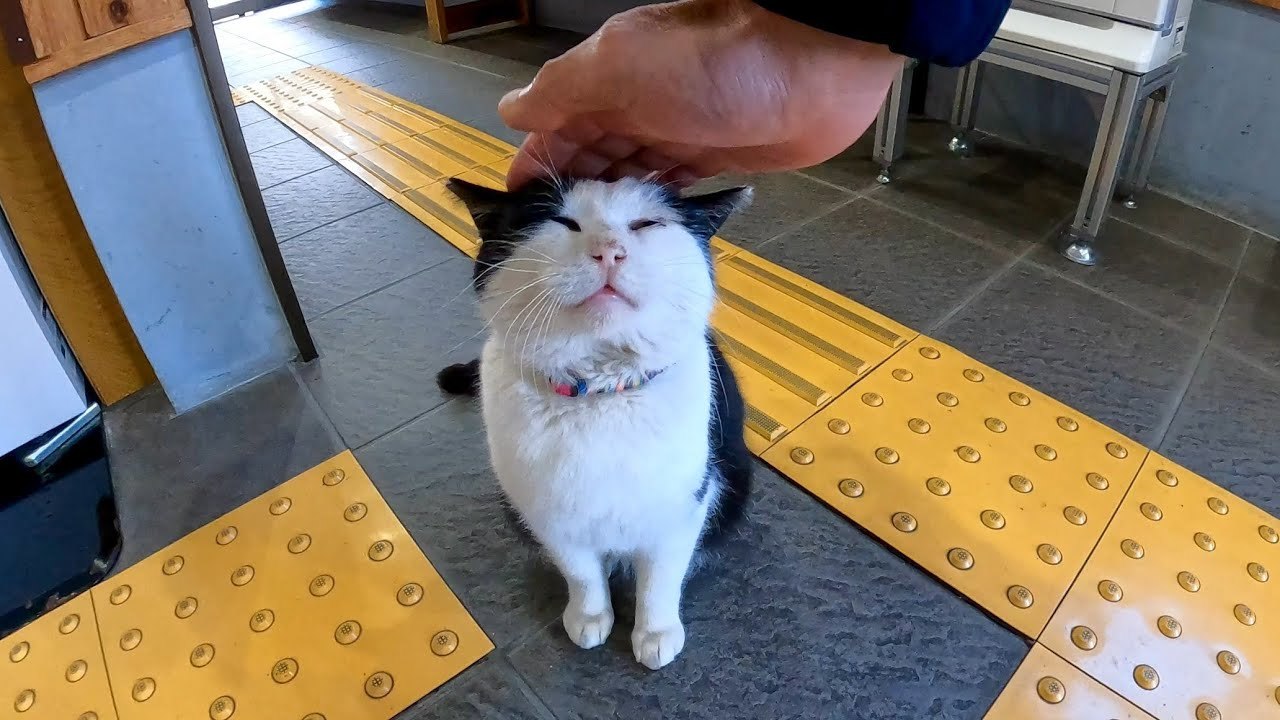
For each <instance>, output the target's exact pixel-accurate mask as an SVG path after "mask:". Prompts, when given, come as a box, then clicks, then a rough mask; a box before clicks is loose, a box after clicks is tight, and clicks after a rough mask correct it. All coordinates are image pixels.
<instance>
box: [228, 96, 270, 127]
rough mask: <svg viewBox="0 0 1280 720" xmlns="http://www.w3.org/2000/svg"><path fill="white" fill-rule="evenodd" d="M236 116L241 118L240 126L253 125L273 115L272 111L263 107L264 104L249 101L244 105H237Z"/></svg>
mask: <svg viewBox="0 0 1280 720" xmlns="http://www.w3.org/2000/svg"><path fill="white" fill-rule="evenodd" d="M236 116H237V117H239V118H240V127H244V126H245V125H252V124H254V123H256V122H259V121H262V120H266V119H267V118H269V117H271V113H269V112H267V111H266V110H263V109H262V106H261V105H259V104H258V103H255V102H247V103H244V104H243V105H237V106H236Z"/></svg>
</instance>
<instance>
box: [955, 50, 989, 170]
mask: <svg viewBox="0 0 1280 720" xmlns="http://www.w3.org/2000/svg"><path fill="white" fill-rule="evenodd" d="M982 70H983V63H982V60H974V61H973V62H971V63H969V64H968V65H965V66H964V67H963V68H961V69H960V75H959V77H958V78H956V99H955V104H954V105H952V107H951V127H952V129H953V130H954V131H955V134H954V135H952V137H951V142H950V143H949V144H948V145H947V147H948V148H949V149H950V150H951V152H953V153H955V154H957V155H960V156H961V157H968V156H969V155H972V154H973V140H972V138H971V137H970V135H971V134H972V133H973V126H974V123H975V122H976V118H977V114H978V97H979V95H980V94H981V89H982Z"/></svg>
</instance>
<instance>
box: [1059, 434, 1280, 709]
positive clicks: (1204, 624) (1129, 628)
mask: <svg viewBox="0 0 1280 720" xmlns="http://www.w3.org/2000/svg"><path fill="white" fill-rule="evenodd" d="M1278 533H1280V522H1277V521H1276V519H1275V518H1272V517H1270V516H1269V515H1267V514H1266V513H1265V512H1263V511H1261V510H1259V509H1258V508H1256V507H1254V506H1252V505H1250V504H1249V503H1247V502H1245V501H1244V500H1241V499H1240V498H1238V497H1236V496H1235V495H1232V494H1231V493H1229V492H1227V491H1226V490H1224V489H1222V488H1220V487H1217V486H1215V485H1213V484H1212V483H1210V482H1209V481H1207V480H1205V479H1204V478H1201V477H1199V476H1197V475H1195V474H1194V473H1192V472H1190V471H1188V470H1186V469H1185V468H1182V467H1179V466H1178V465H1176V464H1174V463H1173V462H1171V461H1169V460H1167V459H1165V458H1163V457H1161V456H1159V455H1157V454H1155V453H1152V454H1151V455H1150V456H1149V457H1148V459H1147V462H1146V463H1145V464H1144V465H1143V467H1142V471H1141V473H1140V474H1139V475H1138V478H1137V480H1136V481H1135V482H1134V484H1133V487H1132V489H1131V490H1130V491H1129V494H1128V496H1127V497H1126V498H1125V501H1124V503H1123V504H1122V505H1121V506H1120V509H1119V511H1118V512H1117V513H1116V516H1115V519H1113V520H1112V521H1111V525H1110V527H1108V528H1107V532H1106V533H1105V534H1104V535H1103V537H1102V541H1101V543H1100V544H1099V546H1098V548H1097V549H1096V550H1095V551H1094V553H1093V556H1092V557H1091V558H1090V559H1089V562H1088V563H1087V564H1086V565H1085V567H1084V569H1083V571H1082V572H1081V573H1080V577H1079V579H1078V580H1077V581H1076V583H1075V586H1074V587H1073V588H1072V589H1071V592H1070V593H1068V595H1067V597H1066V599H1065V600H1064V601H1063V602H1062V605H1061V607H1059V609H1058V611H1057V613H1055V614H1054V617H1053V620H1052V622H1051V623H1050V625H1049V627H1048V628H1047V629H1046V630H1045V632H1044V634H1043V635H1042V636H1041V642H1043V643H1044V644H1045V645H1046V646H1048V647H1049V648H1050V649H1052V650H1053V651H1054V652H1056V653H1058V654H1059V655H1061V656H1062V657H1064V658H1066V659H1067V660H1070V661H1071V662H1072V663H1074V664H1075V665H1076V666H1077V667H1079V668H1081V669H1083V670H1084V671H1085V672H1088V673H1089V674H1090V675H1092V676H1094V677H1096V678H1098V679H1099V680H1100V681H1102V682H1103V683H1106V684H1107V685H1108V686H1109V687H1111V688H1112V689H1114V690H1116V691H1117V692H1119V693H1120V694H1122V695H1124V696H1125V697H1126V698H1128V699H1129V700H1131V701H1132V702H1134V703H1135V704H1137V705H1138V706H1140V707H1142V708H1143V709H1145V710H1147V711H1148V712H1149V713H1151V714H1152V715H1155V716H1157V717H1160V718H1176V719H1178V720H1183V719H1185V720H1220V719H1225V720H1237V719H1239V720H1245V719H1248V720H1264V719H1266V718H1280V578H1277V577H1276V574H1277V573H1278V572H1280V535H1278Z"/></svg>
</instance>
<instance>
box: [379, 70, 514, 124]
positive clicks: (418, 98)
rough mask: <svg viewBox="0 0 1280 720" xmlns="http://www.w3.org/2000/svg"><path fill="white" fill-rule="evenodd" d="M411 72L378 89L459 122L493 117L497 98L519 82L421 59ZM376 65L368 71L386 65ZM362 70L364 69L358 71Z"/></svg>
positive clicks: (496, 109) (496, 110)
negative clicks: (412, 72) (420, 62)
mask: <svg viewBox="0 0 1280 720" xmlns="http://www.w3.org/2000/svg"><path fill="white" fill-rule="evenodd" d="M422 62H423V63H430V64H419V65H417V69H416V70H415V71H414V74H412V75H409V76H400V77H398V78H395V79H392V80H391V81H389V82H387V83H386V84H385V85H382V86H381V89H383V90H385V91H387V92H389V93H391V94H393V95H398V96H400V97H402V98H404V99H406V100H408V101H410V102H414V103H418V104H419V105H423V106H425V107H428V108H431V109H432V110H435V111H436V112H439V113H442V114H444V115H448V116H449V117H451V118H453V119H455V120H460V121H463V122H467V121H471V120H474V119H476V118H481V117H487V118H496V117H497V113H498V101H499V100H501V99H502V96H503V95H506V94H507V92H508V91H510V90H513V89H515V88H517V87H519V86H520V83H518V82H516V81H514V80H508V79H506V78H499V77H494V76H492V75H489V74H488V73H483V72H480V71H478V70H471V69H468V68H464V67H459V66H457V65H451V64H449V63H445V62H440V61H435V60H429V61H422ZM391 64H392V63H387V64H386V65H378V66H377V67H374V68H369V70H370V71H373V70H378V69H379V68H384V67H387V66H388V65H391ZM362 72H365V71H362Z"/></svg>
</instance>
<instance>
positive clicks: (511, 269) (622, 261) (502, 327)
mask: <svg viewBox="0 0 1280 720" xmlns="http://www.w3.org/2000/svg"><path fill="white" fill-rule="evenodd" d="M449 188H450V189H451V190H453V192H454V193H455V194H457V195H458V197H459V198H461V199H462V201H463V202H464V203H465V204H466V205H467V208H468V209H469V210H470V211H471V215H472V217H473V218H474V219H475V223H476V227H477V229H478V230H479V234H480V239H481V246H480V251H479V254H478V256H477V259H476V265H475V286H476V291H477V293H478V294H479V297H480V305H481V309H482V312H483V313H484V316H485V320H486V321H488V322H490V323H491V324H490V332H491V333H492V334H493V335H494V336H495V337H498V338H502V340H503V342H504V343H505V345H506V348H507V350H508V352H509V354H511V355H512V356H516V355H517V354H518V356H519V360H520V361H521V362H522V363H524V364H529V365H531V366H533V367H539V368H542V369H546V370H553V369H556V368H570V369H577V370H579V371H582V370H587V369H588V368H584V367H581V365H582V364H584V363H586V364H591V363H592V362H597V363H598V362H612V361H623V362H625V360H623V358H627V357H632V358H635V359H636V361H637V363H638V364H642V365H643V364H647V365H650V366H652V365H655V364H662V363H663V362H664V361H667V362H669V361H671V360H672V359H673V358H674V357H676V356H677V355H678V354H679V353H680V352H687V350H688V348H689V343H691V342H692V343H698V342H701V339H702V337H703V336H704V334H705V333H706V327H707V322H708V318H709V316H710V314H711V310H712V307H713V304H714V295H715V290H714V281H713V271H712V265H711V259H710V258H711V252H710V239H711V236H712V235H713V234H714V233H715V232H716V231H717V230H718V229H719V228H720V226H721V225H722V224H723V223H724V221H725V220H726V219H728V217H729V215H730V214H731V213H732V212H733V211H734V210H735V209H737V208H739V207H742V206H744V205H745V204H746V203H748V202H749V201H750V199H751V189H750V188H733V189H730V190H722V191H719V192H714V193H709V194H706V195H697V196H692V197H681V196H680V195H679V194H678V193H676V192H675V191H673V190H671V189H668V188H667V187H665V186H663V185H659V184H656V183H653V182H646V181H641V180H634V179H624V180H619V181H616V182H609V183H606V182H602V181H598V180H561V181H556V182H551V181H545V180H541V181H535V182H533V183H530V184H528V185H526V186H524V187H522V188H521V189H519V190H517V191H514V192H507V191H501V190H494V189H491V188H487V187H483V186H480V185H474V184H471V183H467V182H464V181H460V180H456V179H455V180H452V181H450V183H449Z"/></svg>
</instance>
